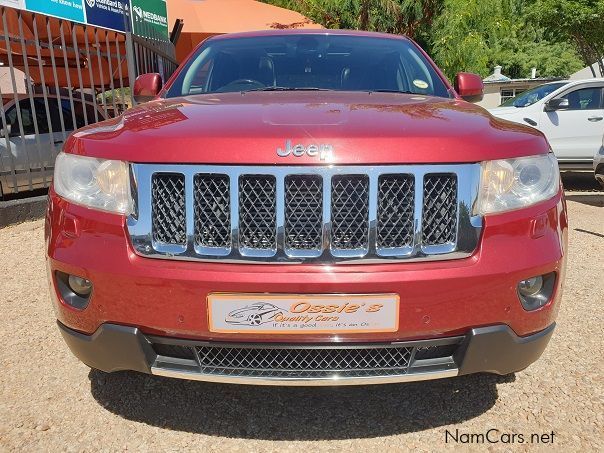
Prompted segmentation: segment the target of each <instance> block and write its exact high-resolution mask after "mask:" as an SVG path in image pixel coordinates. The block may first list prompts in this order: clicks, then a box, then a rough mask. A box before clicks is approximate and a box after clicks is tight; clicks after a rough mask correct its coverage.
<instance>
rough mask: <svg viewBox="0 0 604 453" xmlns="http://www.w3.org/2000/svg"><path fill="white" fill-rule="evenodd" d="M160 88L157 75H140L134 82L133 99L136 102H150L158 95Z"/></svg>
mask: <svg viewBox="0 0 604 453" xmlns="http://www.w3.org/2000/svg"><path fill="white" fill-rule="evenodd" d="M162 86H163V82H162V80H161V76H160V75H159V74H157V73H149V74H141V75H139V76H138V77H137V78H136V80H135V81H134V99H135V100H136V102H146V101H150V100H152V99H153V98H155V97H156V96H157V95H158V94H159V92H160V91H161V88H162Z"/></svg>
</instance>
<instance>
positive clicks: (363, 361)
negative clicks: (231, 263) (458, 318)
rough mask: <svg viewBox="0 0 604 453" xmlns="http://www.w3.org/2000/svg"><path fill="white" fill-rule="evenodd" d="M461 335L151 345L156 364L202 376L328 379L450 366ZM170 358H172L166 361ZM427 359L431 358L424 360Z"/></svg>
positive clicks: (374, 375)
mask: <svg viewBox="0 0 604 453" xmlns="http://www.w3.org/2000/svg"><path fill="white" fill-rule="evenodd" d="M461 340H462V337H455V338H449V339H444V340H435V341H434V342H431V341H419V342H411V343H409V344H400V345H398V344H385V345H345V346H331V345H320V346H314V345H308V346H306V345H296V346H290V345H286V346H279V345H257V344H256V345H253V344H250V345H237V344H231V343H224V344H219V343H217V344H207V343H205V344H194V342H191V345H189V346H185V345H167V344H163V343H162V344H154V345H153V347H154V349H155V351H156V352H157V354H159V357H158V359H157V360H156V366H160V367H163V368H171V367H178V366H179V365H183V363H182V362H181V361H179V360H182V359H188V361H189V362H191V363H194V370H191V369H190V368H189V371H194V372H196V373H199V374H202V375H205V376H226V377H228V376H231V377H251V378H254V377H255V378H276V379H279V378H283V379H295V378H299V379H313V378H316V379H329V378H334V377H337V378H357V377H387V376H400V375H404V374H407V373H413V372H419V371H420V370H421V371H423V370H426V369H429V370H432V369H433V368H434V367H436V368H437V369H450V368H452V367H454V366H455V364H454V360H453V354H454V353H455V351H456V350H457V348H458V347H459V344H460V343H461ZM170 359H174V360H176V362H174V363H172V364H171V363H170ZM425 359H429V360H430V361H429V362H427V361H426V360H425Z"/></svg>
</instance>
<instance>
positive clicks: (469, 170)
mask: <svg viewBox="0 0 604 453" xmlns="http://www.w3.org/2000/svg"><path fill="white" fill-rule="evenodd" d="M132 171H133V175H134V178H135V181H136V188H137V198H138V202H139V203H138V207H139V212H138V213H137V215H135V216H130V217H129V218H128V219H127V225H128V231H129V233H130V237H131V240H132V244H133V246H134V249H135V251H136V252H137V253H138V254H140V255H142V256H148V257H153V258H165V259H176V260H179V259H180V260H206V261H213V260H220V261H222V262H252V263H270V262H280V263H301V262H312V263H326V264H335V263H338V262H369V263H377V262H386V261H389V260H390V261H402V260H405V261H418V260H449V259H458V258H463V257H467V256H469V255H471V253H472V252H473V251H474V250H475V249H476V246H477V244H478V239H479V236H480V230H481V225H482V219H481V217H479V216H475V215H473V214H472V210H473V206H474V203H475V200H476V198H477V195H478V188H479V182H480V164H457V165H400V166H396V165H393V166H376V167H361V166H319V167H308V166H230V167H225V166H216V165H214V166H212V165H170V164H166V165H162V164H133V165H132ZM172 191H173V192H174V193H171V192H172ZM183 198H184V199H183ZM185 207H186V208H185Z"/></svg>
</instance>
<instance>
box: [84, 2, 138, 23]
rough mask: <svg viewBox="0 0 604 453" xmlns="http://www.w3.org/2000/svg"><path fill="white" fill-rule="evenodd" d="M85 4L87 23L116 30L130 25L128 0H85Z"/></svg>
mask: <svg viewBox="0 0 604 453" xmlns="http://www.w3.org/2000/svg"><path fill="white" fill-rule="evenodd" d="M85 6H86V22H87V23H88V24H91V25H98V26H99V27H103V28H109V29H111V30H117V31H126V27H129V26H130V17H129V14H128V13H129V10H130V5H129V4H128V0H85Z"/></svg>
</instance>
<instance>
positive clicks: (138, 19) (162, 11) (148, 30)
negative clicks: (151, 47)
mask: <svg viewBox="0 0 604 453" xmlns="http://www.w3.org/2000/svg"><path fill="white" fill-rule="evenodd" d="M130 4H131V5H132V14H131V17H132V32H133V33H134V34H135V35H139V36H143V37H145V38H164V39H165V38H167V37H168V12H167V10H166V2H165V0H131V1H130Z"/></svg>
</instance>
